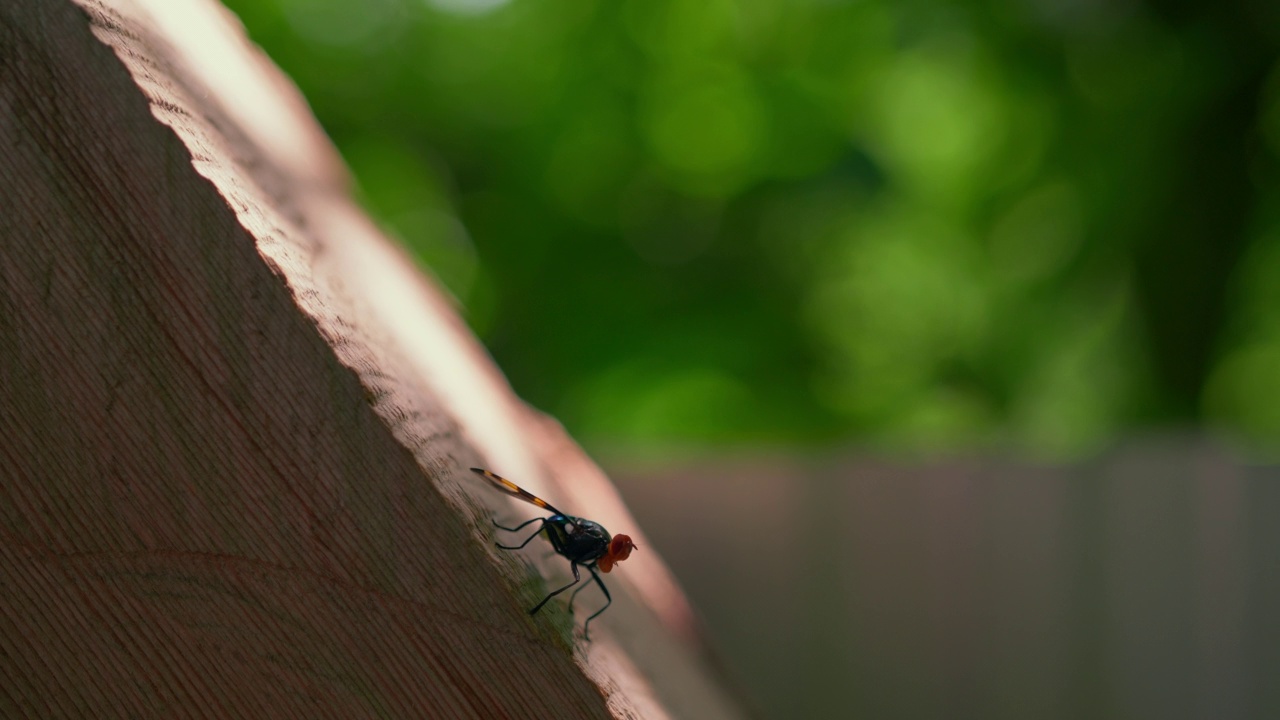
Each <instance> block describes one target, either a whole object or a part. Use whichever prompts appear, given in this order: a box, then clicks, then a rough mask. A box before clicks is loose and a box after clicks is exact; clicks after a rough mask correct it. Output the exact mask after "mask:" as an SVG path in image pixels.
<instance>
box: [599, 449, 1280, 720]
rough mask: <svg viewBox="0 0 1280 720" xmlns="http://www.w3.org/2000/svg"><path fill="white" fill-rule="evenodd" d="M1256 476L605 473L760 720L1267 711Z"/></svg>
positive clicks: (1277, 592) (1125, 463) (1279, 640)
mask: <svg viewBox="0 0 1280 720" xmlns="http://www.w3.org/2000/svg"><path fill="white" fill-rule="evenodd" d="M1278 479H1280V470H1278V469H1277V468H1275V467H1261V466H1249V465H1245V464H1241V463H1240V462H1238V461H1236V460H1233V459H1232V458H1231V456H1230V455H1229V454H1228V453H1226V452H1225V451H1223V450H1222V449H1221V448H1219V447H1217V446H1215V445H1213V444H1211V443H1208V442H1204V441H1199V440H1187V441H1184V440H1182V439H1166V440H1161V441H1145V442H1141V443H1136V444H1133V445H1130V446H1128V447H1125V448H1122V449H1119V450H1116V451H1113V452H1111V453H1108V454H1106V455H1105V456H1103V457H1101V458H1099V459H1097V460H1094V461H1091V462H1086V463H1082V464H1079V465H1074V466H1069V467H1043V466H1034V465H1029V464H1027V465H1024V464H1018V463H1013V462H1005V461H999V460H968V461H956V462H946V463H938V464H921V465H905V464H893V463H890V462H878V461H872V460H865V459H844V460H832V461H830V462H829V463H824V462H822V461H820V460H818V461H814V460H812V459H804V460H802V459H799V458H791V459H774V460H759V459H738V460H729V461H726V462H724V463H721V464H706V465H700V466H697V467H687V468H684V469H682V470H680V471H678V472H673V473H663V474H656V473H655V474H645V473H635V474H632V475H630V476H627V475H625V474H624V475H623V477H621V478H620V481H621V482H620V484H621V486H622V488H623V491H624V494H625V495H626V496H627V499H628V501H629V502H630V503H631V506H632V509H633V511H634V512H635V514H636V515H637V516H638V518H639V520H640V521H641V522H642V523H643V524H644V526H645V529H646V531H647V532H648V533H649V534H650V536H651V537H652V538H653V541H654V542H655V543H656V544H658V545H659V546H660V547H659V550H661V551H662V552H663V554H664V555H665V557H666V558H667V559H668V561H669V562H670V563H671V564H672V565H673V566H674V569H675V571H676V573H677V574H678V575H679V576H680V578H681V580H682V582H683V583H684V584H685V587H686V589H687V590H688V591H689V593H690V594H691V596H692V597H693V599H694V601H695V603H697V604H698V606H699V609H700V610H701V611H702V613H703V615H704V619H705V621H706V624H707V626H708V629H709V631H710V633H711V635H712V638H713V640H714V641H715V644H716V645H717V647H718V648H719V650H720V652H721V653H722V654H723V656H724V659H725V661H726V663H727V665H728V666H729V667H730V669H731V670H732V671H733V672H734V674H735V675H736V676H737V678H738V679H739V680H740V681H741V682H742V684H743V685H744V686H745V688H746V690H747V692H748V694H750V695H752V696H753V697H754V699H755V701H756V702H757V703H758V704H759V706H760V707H761V708H762V710H763V711H764V714H765V715H767V716H770V717H777V718H792V717H804V718H837V717H839V718H843V717H851V718H1037V719H1039V718H1086V717H1087V718H1161V719H1167V718H1220V719H1223V720H1229V719H1230V718H1253V717H1257V718H1264V717H1280V620H1277V611H1278V610H1280V560H1278V559H1277V557H1278V555H1277V547H1280V482H1277V480H1278Z"/></svg>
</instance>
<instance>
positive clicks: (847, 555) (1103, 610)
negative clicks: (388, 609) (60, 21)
mask: <svg viewBox="0 0 1280 720" xmlns="http://www.w3.org/2000/svg"><path fill="white" fill-rule="evenodd" d="M226 2H227V4H228V5H229V6H230V7H231V8H232V9H233V10H234V11H235V12H236V13H238V14H239V15H240V17H241V18H242V19H243V21H244V23H245V25H246V27H247V30H248V32H249V35H250V36H251V37H252V38H253V39H254V40H256V41H257V42H258V43H260V44H261V45H262V46H263V47H264V48H265V49H266V50H267V52H268V53H269V54H270V55H271V57H272V58H273V59H274V60H275V61H276V62H277V63H278V64H279V65H280V66H281V67H282V68H283V69H284V70H285V71H286V72H288V73H289V74H290V75H291V76H292V77H293V78H294V79H295V81H296V82H297V83H298V84H299V85H300V86H301V88H302V91H303V92H304V93H305V95H306V97H307V98H308V100H309V101H310V102H311V104H312V107H313V108H314V110H315V112H316V114H317V116H318V117H319V119H320V121H321V123H322V124H323V125H324V127H325V128H326V130H327V131H328V132H329V134H330V135H331V136H332V137H333V139H334V140H335V142H336V143H337V145H338V146H339V148H340V149H341V151H342V153H343V155H344V156H345V158H346V160H347V162H348V163H349V164H350V165H351V167H352V169H353V171H354V174H355V177H356V180H357V182H358V184H359V190H360V193H361V195H362V197H363V200H364V202H365V203H366V205H367V206H368V208H369V209H370V210H371V212H372V213H373V214H374V215H375V216H376V217H377V218H378V219H379V221H380V222H381V223H382V224H383V225H384V227H386V228H388V229H389V230H390V231H391V232H392V233H394V234H395V235H397V236H399V237H400V238H401V239H403V241H404V242H405V243H406V244H407V245H408V246H410V247H411V248H412V249H413V250H414V252H415V253H416V254H417V256H418V257H419V258H420V259H421V262H422V265H423V267H424V268H427V269H428V270H429V271H430V272H433V273H434V274H435V275H436V276H438V278H439V279H440V280H441V282H442V283H443V284H444V285H445V286H446V287H447V288H448V289H449V290H450V291H451V292H452V293H453V294H454V295H455V296H456V298H457V300H458V304H459V306H460V308H461V310H462V312H463V313H464V315H465V317H466V318H467V320H468V321H469V322H470V323H471V325H472V327H473V328H474V329H475V331H476V332H477V334H479V336H480V337H481V338H482V339H483V340H484V341H485V342H486V343H487V344H488V347H489V348H490V349H491V351H492V353H493V354H494V356H495V357H496V359H497V361H498V363H499V364H500V365H501V366H502V368H503V370H504V371H505V372H506V373H507V375H508V377H509V378H510V380H511V382H512V384H513V385H514V386H515V389H516V391H517V392H518V393H519V394H520V395H521V396H523V397H524V398H525V399H527V400H529V401H530V402H531V403H533V404H534V405H536V406H538V407H539V408H541V409H543V410H545V411H547V412H549V413H551V414H552V415H554V416H556V417H557V418H559V419H560V420H561V421H563V422H564V423H565V425H566V426H567V427H568V429H569V431H570V432H571V433H572V434H573V435H574V436H575V437H576V438H577V439H578V440H579V441H581V442H582V443H583V444H584V445H585V446H586V447H587V449H588V450H589V451H591V452H592V454H594V455H595V456H596V457H597V458H599V459H601V460H602V461H603V464H604V465H605V466H606V467H608V468H609V469H610V470H611V471H613V476H614V477H615V478H616V479H617V480H618V482H619V486H620V488H621V489H622V490H623V492H624V494H625V495H626V496H627V499H628V501H629V503H630V505H631V507H632V508H633V510H634V511H635V513H636V515H637V517H638V518H639V520H640V521H641V523H642V525H643V526H644V527H645V529H646V532H647V533H648V534H649V536H650V537H651V538H652V539H653V543H654V545H655V546H656V547H657V549H658V550H659V551H660V552H662V554H663V555H664V557H665V558H666V559H667V560H668V562H670V564H671V566H672V567H673V568H674V570H675V571H676V573H677V574H678V575H679V576H680V578H681V581H682V582H683V583H684V585H685V587H686V588H688V590H689V592H690V595H691V597H692V598H693V599H694V601H695V602H696V604H697V605H698V607H699V608H700V610H701V611H702V612H703V614H704V617H705V619H706V622H707V626H708V629H709V631H710V634H711V637H712V638H713V639H714V641H715V644H716V645H717V646H718V647H719V648H720V649H721V650H722V651H723V652H724V654H725V658H726V661H727V665H728V667H729V668H730V669H731V670H732V671H733V673H734V674H736V675H737V676H738V677H740V678H741V679H742V681H743V683H744V685H745V686H746V687H747V688H748V692H749V694H750V695H751V696H752V697H753V698H754V699H755V701H757V702H758V703H759V704H760V707H761V708H762V709H763V710H764V711H766V713H767V714H769V715H770V716H772V717H778V718H784V717H851V716H852V717H911V718H933V717H945V718H958V717H983V718H999V717H1008V718H1027V717H1034V718H1064V719H1065V718H1077V717H1098V718H1129V717H1134V718H1145V717H1161V718H1172V717H1213V718H1247V717H1275V716H1277V713H1280V690H1277V689H1275V684H1274V683H1272V682H1270V678H1274V677H1276V673H1277V672H1280V650H1277V648H1280V623H1277V622H1276V621H1275V620H1274V616H1275V613H1274V608H1275V607H1276V606H1277V603H1280V567H1276V566H1275V563H1274V561H1273V560H1272V558H1273V557H1274V550H1273V549H1274V547H1275V543H1276V542H1280V536H1277V531H1276V530H1274V529H1273V528H1275V527H1276V524H1275V523H1274V517H1275V516H1276V513H1277V512H1280V492H1277V491H1276V490H1273V488H1280V482H1278V481H1280V473H1277V472H1275V471H1274V469H1269V468H1248V467H1245V466H1242V465H1241V464H1240V463H1239V461H1238V460H1236V459H1235V457H1236V456H1235V455H1234V454H1232V453H1224V452H1222V451H1221V449H1220V446H1218V445H1216V444H1215V443H1214V442H1213V441H1209V440H1206V439H1205V436H1206V435H1210V436H1219V437H1223V436H1225V437H1229V438H1231V439H1232V442H1234V443H1236V444H1237V445H1238V446H1240V447H1248V448H1250V449H1251V450H1252V451H1254V452H1257V453H1260V454H1262V455H1263V456H1274V453H1275V450H1277V449H1280V443H1278V442H1277V440H1280V162H1278V160H1280V3H1276V2H1274V0H1254V1H1253V2H1249V1H1248V0H1245V1H1242V2H1234V3H1203V2H1202V3H1196V2H1190V1H1189V0H1150V1H1148V2H1142V1H1141V0H1119V1H1118V2H1103V1H1102V0H987V1H985V2H976V1H975V2H959V3H948V2H940V1H938V0H906V1H902V2H888V1H886V0H850V1H844V0H787V1H786V2H782V1H781V0H751V1H750V2H734V1H732V0H643V1H642V0H616V1H611V2H597V1H596V0H362V1H361V2H355V1H353V0H226ZM1152 437H1154V440H1151V439H1150V438H1152ZM1135 438H1146V439H1140V440H1135ZM1108 448H1110V449H1108ZM921 455H923V456H929V457H931V458H932V460H930V461H929V462H926V463H919V461H918V458H919V456H921ZM904 456H907V457H908V458H909V460H908V461H907V462H905V463H904V462H903V461H902V459H903V457H904ZM1010 456H1014V457H1021V458H1023V459H1022V460H1014V461H1010V460H1008V459H1007V458H1009V457H1010ZM886 457H888V458H898V460H896V461H889V462H885V461H884V460H883V458H886ZM957 457H960V458H964V457H969V458H975V457H976V458H985V459H984V460H980V461H963V460H961V461H957V460H955V459H954V458H957ZM875 458H881V459H880V460H877V459H875ZM1002 458H1004V459H1002ZM1028 459H1029V460H1028ZM1046 461H1047V462H1046ZM583 511H584V512H585V509H584V510H583ZM606 625H607V623H606Z"/></svg>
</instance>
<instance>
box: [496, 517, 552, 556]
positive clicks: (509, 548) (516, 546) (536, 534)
mask: <svg viewBox="0 0 1280 720" xmlns="http://www.w3.org/2000/svg"><path fill="white" fill-rule="evenodd" d="M539 520H542V525H546V524H547V521H546V520H545V519H543V518H534V519H532V520H530V521H529V522H527V523H525V524H524V525H517V526H516V527H514V528H505V527H502V526H501V525H498V523H496V522H495V523H494V525H498V527H500V528H502V529H503V530H507V531H510V532H515V531H516V530H519V529H520V528H522V527H524V526H525V525H528V524H529V523H534V522H537V521H539ZM542 525H539V526H538V531H537V532H535V533H534V534H532V535H530V536H529V537H528V538H526V539H525V541H524V542H522V543H520V544H519V545H503V544H502V543H494V545H497V546H498V547H500V548H502V549H503V550H519V549H520V548H522V547H524V546H525V545H528V544H529V543H530V542H532V541H533V539H534V538H536V537H538V536H539V535H541V534H542Z"/></svg>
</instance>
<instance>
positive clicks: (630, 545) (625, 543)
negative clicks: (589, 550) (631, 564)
mask: <svg viewBox="0 0 1280 720" xmlns="http://www.w3.org/2000/svg"><path fill="white" fill-rule="evenodd" d="M635 549H636V544H635V543H634V542H632V541H631V536H630V535H615V536H614V537H613V540H611V541H610V542H609V551H608V552H607V553H605V555H604V557H602V558H600V559H599V560H598V561H596V567H598V568H600V572H606V573H607V572H609V571H610V570H612V569H613V566H614V565H616V564H617V563H620V562H622V561H623V560H626V559H627V558H629V557H631V551H632V550H635Z"/></svg>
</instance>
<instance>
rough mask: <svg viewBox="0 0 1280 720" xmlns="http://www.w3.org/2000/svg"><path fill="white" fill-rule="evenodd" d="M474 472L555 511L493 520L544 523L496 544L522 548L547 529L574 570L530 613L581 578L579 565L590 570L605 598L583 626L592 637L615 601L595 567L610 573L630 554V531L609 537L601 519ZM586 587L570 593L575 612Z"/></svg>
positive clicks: (484, 472)
mask: <svg viewBox="0 0 1280 720" xmlns="http://www.w3.org/2000/svg"><path fill="white" fill-rule="evenodd" d="M471 472H473V473H475V474H477V475H479V476H481V477H483V478H486V479H488V480H489V481H490V482H492V483H493V484H494V485H495V486H496V487H497V488H498V489H499V490H501V491H502V492H504V493H506V494H508V495H512V496H515V497H518V498H520V499H521V500H524V501H525V502H527V503H529V504H531V505H536V506H538V507H540V508H542V509H543V510H548V511H550V512H551V513H552V515H551V517H547V518H534V519H532V520H529V521H527V522H523V523H520V524H519V525H517V526H515V527H507V526H505V525H499V524H498V521H497V520H494V521H493V524H494V526H495V527H497V528H499V529H501V530H506V531H507V532H518V531H520V530H523V529H524V528H525V527H527V526H529V525H532V524H533V523H541V524H540V525H538V531H537V532H535V533H534V534H532V535H530V536H529V537H528V538H526V539H525V541H524V542H522V543H520V544H519V545H503V544H502V543H497V545H498V547H500V548H502V549H503V550H519V549H520V548H522V547H524V546H525V545H528V544H529V542H530V541H532V540H533V539H534V538H536V537H538V536H539V535H541V534H542V532H543V531H544V530H545V531H546V533H547V539H548V540H550V541H551V547H553V548H555V551H556V552H557V553H559V554H561V555H563V556H564V557H565V559H567V560H568V561H569V569H570V570H572V571H573V582H571V583H569V584H568V585H565V586H564V587H562V588H560V589H559V590H552V591H551V594H550V595H547V596H546V597H544V598H542V602H540V603H538V604H537V605H534V606H533V609H531V610H529V614H530V615H533V614H535V613H537V612H538V611H539V610H541V609H542V606H543V605H546V604H547V601H548V600H550V599H551V598H553V597H555V596H556V595H559V594H560V593H562V592H564V591H565V590H568V589H569V588H571V587H573V586H574V585H577V584H578V583H579V582H581V580H582V576H581V575H580V574H579V573H578V566H579V565H581V566H582V567H584V568H586V569H587V570H588V571H590V572H591V579H592V580H595V583H596V584H597V585H599V586H600V590H601V591H602V592H603V593H604V598H605V601H606V602H605V604H604V607H602V608H600V609H599V610H597V611H595V612H594V613H593V614H592V615H591V617H589V618H587V622H586V623H585V624H584V625H583V627H582V636H583V638H584V639H587V640H590V639H591V634H590V627H591V621H592V620H594V619H595V618H596V617H597V616H599V615H600V613H602V612H604V611H605V610H606V609H608V607H609V606H610V605H611V604H613V598H612V597H611V596H610V595H609V588H607V587H605V586H604V581H603V580H601V579H600V574H599V573H597V572H596V571H597V570H599V571H600V572H603V573H607V572H609V571H610V570H612V569H613V566H614V565H617V564H618V563H620V562H622V561H623V560H626V559H627V558H628V557H629V556H630V555H631V551H632V550H635V549H636V544H635V543H633V542H632V541H631V538H630V537H629V536H627V535H621V534H620V535H615V536H612V537H610V535H609V531H607V530H605V529H604V528H603V527H601V526H600V523H596V522H592V521H590V520H584V519H582V518H580V517H574V516H572V515H566V514H565V513H563V512H560V511H559V510H557V509H556V508H554V507H552V505H551V503H549V502H547V501H546V500H543V499H542V498H540V497H538V496H537V495H534V494H533V493H531V492H529V491H528V490H525V489H524V488H522V487H520V486H519V485H516V484H515V483H513V482H511V481H510V480H508V479H506V478H504V477H499V476H498V475H494V474H493V473H491V472H489V471H488V470H483V469H481V468H471ZM587 587H589V585H583V586H582V587H580V588H578V589H577V590H574V591H573V594H572V595H570V596H569V612H573V601H574V599H576V598H577V597H578V593H580V592H582V591H583V590H585V589H586V588H587Z"/></svg>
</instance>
